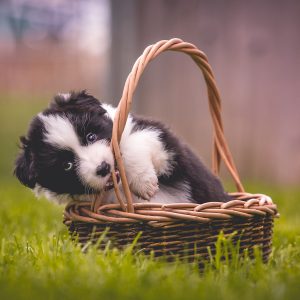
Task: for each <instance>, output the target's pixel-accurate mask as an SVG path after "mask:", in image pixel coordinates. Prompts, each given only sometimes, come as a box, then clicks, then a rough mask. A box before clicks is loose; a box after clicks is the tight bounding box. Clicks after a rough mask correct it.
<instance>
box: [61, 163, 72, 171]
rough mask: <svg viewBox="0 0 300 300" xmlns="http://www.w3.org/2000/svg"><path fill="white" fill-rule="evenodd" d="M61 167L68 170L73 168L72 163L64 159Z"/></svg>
mask: <svg viewBox="0 0 300 300" xmlns="http://www.w3.org/2000/svg"><path fill="white" fill-rule="evenodd" d="M63 168H64V170H65V171H67V172H68V171H70V170H72V169H73V163H71V162H70V161H66V162H64V163H63Z"/></svg>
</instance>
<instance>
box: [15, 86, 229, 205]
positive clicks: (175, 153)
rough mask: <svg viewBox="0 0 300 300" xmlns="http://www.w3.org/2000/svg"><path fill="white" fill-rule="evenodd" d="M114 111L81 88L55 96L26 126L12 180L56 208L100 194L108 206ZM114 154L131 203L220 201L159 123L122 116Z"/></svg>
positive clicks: (214, 186) (216, 189) (213, 181)
mask: <svg viewBox="0 0 300 300" xmlns="http://www.w3.org/2000/svg"><path fill="white" fill-rule="evenodd" d="M115 111H116V109H115V108H114V107H112V106H110V105H107V104H103V103H100V102H99V101H98V100H97V99H96V98H94V97H93V96H91V95H89V94H88V93H86V92H85V91H82V92H78V93H75V92H72V93H69V94H58V95H57V96H56V97H55V98H54V100H53V101H52V103H51V104H50V106H49V107H48V108H47V109H46V110H44V111H43V112H41V113H39V114H38V115H37V116H36V117H35V118H34V119H33V120H32V122H31V124H30V128H29V131H28V134H27V136H26V137H21V138H20V140H21V143H22V147H21V148H22V150H21V153H20V154H19V156H18V158H17V160H16V166H15V171H14V173H15V175H16V176H17V178H18V179H19V180H20V181H21V182H22V183H23V184H24V185H25V186H27V187H29V188H31V189H34V191H35V192H36V193H37V194H40V193H42V194H44V195H45V196H46V197H47V198H49V199H54V200H56V201H57V202H59V203H65V202H68V201H70V200H89V199H90V198H89V197H90V195H94V194H97V193H99V192H101V191H102V190H103V189H106V190H107V193H106V198H105V199H104V201H105V202H106V203H111V202H115V201H116V200H115V197H114V191H113V189H112V180H111V170H112V169H114V168H115V161H114V157H113V154H112V151H111V148H110V140H111V134H112V126H113V119H114V114H115ZM120 149H121V152H122V157H123V160H124V164H125V168H126V173H127V178H128V182H129V184H130V188H131V191H132V192H133V194H134V195H133V196H134V201H136V202H141V201H145V200H147V201H150V202H159V203H176V202H177V203H178V202H196V203H203V202H210V201H227V200H229V196H228V195H227V194H226V193H225V192H224V190H223V187H222V185H221V183H220V181H219V180H218V179H217V178H216V177H215V176H214V175H213V174H212V173H211V172H210V171H209V170H208V169H207V168H206V167H205V166H204V165H203V164H202V162H201V161H200V160H199V159H198V157H196V155H195V154H194V153H193V152H192V151H191V150H190V149H189V148H188V147H187V146H186V145H185V144H183V143H182V142H180V141H179V140H178V138H177V137H175V135H174V134H173V133H171V132H170V130H169V129H167V128H166V127H165V126H164V125H162V124H161V123H159V122H157V121H152V120H147V119H142V118H139V117H136V116H133V115H130V116H129V118H128V120H127V123H126V127H125V130H124V133H123V135H122V139H121V142H120Z"/></svg>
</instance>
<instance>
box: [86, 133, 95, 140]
mask: <svg viewBox="0 0 300 300" xmlns="http://www.w3.org/2000/svg"><path fill="white" fill-rule="evenodd" d="M96 139H97V135H96V134H95V133H92V132H90V133H88V134H87V135H86V140H87V142H88V143H93V142H95V141H96Z"/></svg>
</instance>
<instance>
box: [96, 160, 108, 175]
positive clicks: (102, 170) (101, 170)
mask: <svg viewBox="0 0 300 300" xmlns="http://www.w3.org/2000/svg"><path fill="white" fill-rule="evenodd" d="M108 173H110V165H109V164H108V163H107V162H106V161H103V162H102V163H101V165H100V166H98V167H97V169H96V174H97V175H98V176H102V177H105V176H106V175H107V174H108Z"/></svg>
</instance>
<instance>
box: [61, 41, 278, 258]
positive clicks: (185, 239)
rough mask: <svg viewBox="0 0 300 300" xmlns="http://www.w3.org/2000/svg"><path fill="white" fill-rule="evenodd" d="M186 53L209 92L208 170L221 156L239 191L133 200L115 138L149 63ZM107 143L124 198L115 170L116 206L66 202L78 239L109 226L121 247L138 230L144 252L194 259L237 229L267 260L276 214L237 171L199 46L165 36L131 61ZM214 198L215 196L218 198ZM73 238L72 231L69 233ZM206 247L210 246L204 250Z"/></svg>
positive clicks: (95, 236) (243, 245) (215, 168)
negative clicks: (200, 200)
mask: <svg viewBox="0 0 300 300" xmlns="http://www.w3.org/2000/svg"><path fill="white" fill-rule="evenodd" d="M170 50H171V51H177V52H183V53H185V54H188V55H189V56H190V57H191V58H192V59H193V60H194V62H195V63H196V64H197V65H198V67H199V68H200V69H201V71H202V73H203V76H204V79H205V82H206V85H207V92H208V99H209V109H210V113H211V116H212V120H213V127H214V147H213V155H212V170H213V172H214V173H215V174H217V175H218V173H219V167H220V162H221V159H222V160H223V162H224V163H225V166H226V167H227V169H228V170H229V172H230V174H231V176H232V178H233V180H234V182H235V184H236V187H237V190H238V192H236V193H231V196H232V198H233V199H234V200H232V201H229V202H227V203H223V202H208V203H204V204H200V205H199V204H194V203H176V204H168V205H164V204H157V203H133V202H132V197H131V192H130V189H129V186H128V182H127V179H126V174H125V169H124V165H123V161H122V156H121V153H120V148H119V142H120V139H121V136H122V132H123V130H124V127H125V124H126V120H127V117H128V114H129V111H130V107H131V102H132V97H133V93H134V90H135V88H136V86H137V83H138V81H139V79H140V77H141V75H142V73H143V71H144V69H145V67H146V66H147V65H148V63H149V62H150V61H151V60H152V59H154V58H155V57H157V56H158V55H159V54H160V53H162V52H165V51H170ZM111 146H112V149H113V152H114V155H115V158H116V162H117V165H118V169H119V172H120V176H121V181H122V186H123V191H124V194H125V197H126V202H125V201H124V200H123V199H122V197H121V193H120V191H119V186H118V184H117V181H116V174H115V173H114V172H113V173H112V178H113V181H114V188H115V194H116V199H117V201H116V202H118V204H107V205H102V204H101V198H102V196H103V195H102V196H100V197H98V198H96V199H95V201H93V203H91V202H88V201H87V202H72V203H70V204H68V205H67V207H66V209H65V213H64V223H65V224H66V225H67V226H68V227H69V230H70V232H71V233H72V234H74V233H75V234H76V235H78V241H79V242H80V243H82V244H85V243H86V242H87V241H90V240H91V241H93V242H96V241H97V240H98V238H99V236H101V234H102V233H103V232H104V231H105V230H106V228H107V227H109V231H108V232H107V234H106V237H107V238H108V239H109V240H111V241H112V242H113V244H114V245H115V246H116V247H119V248H122V247H123V246H126V245H128V244H130V243H132V242H133V240H134V239H135V237H136V235H137V234H138V233H139V232H142V235H141V237H140V238H139V240H138V247H139V248H140V249H141V250H143V251H144V252H145V253H150V252H153V253H154V255H155V256H162V255H163V256H166V257H167V258H170V259H172V258H174V257H180V258H186V259H188V260H193V259H194V258H195V257H197V258H199V257H200V258H202V259H204V260H205V259H207V258H208V256H209V251H211V252H212V253H214V249H215V243H216V240H217V237H218V235H219V233H220V232H221V231H222V232H223V233H224V234H225V235H229V234H232V233H235V235H234V238H233V241H234V242H237V241H239V243H240V252H241V253H242V252H243V251H244V250H245V249H248V251H249V253H250V254H251V251H252V250H253V247H254V246H258V247H260V248H261V250H262V254H263V259H264V260H265V261H266V260H267V259H268V256H269V253H270V251H271V244H272V227H273V220H274V217H275V216H277V215H278V212H277V208H276V205H275V204H273V202H272V200H271V198H270V197H268V196H266V195H262V194H249V193H246V192H245V191H244V188H243V185H242V183H241V181H240V178H239V175H238V172H237V169H236V167H235V164H234V162H233V159H232V156H231V154H230V151H229V148H228V145H227V143H226V140H225V137H224V133H223V125H222V120H221V101H220V95H219V92H218V89H217V87H216V83H215V79H214V76H213V73H212V69H211V67H210V65H209V64H208V61H207V57H206V55H205V54H204V53H203V52H201V51H200V50H199V49H197V47H195V46H194V45H192V44H190V43H186V42H183V41H182V40H180V39H171V40H163V41H160V42H158V43H156V44H154V45H150V46H148V47H147V48H146V49H145V51H144V52H143V54H142V55H141V56H140V57H139V58H138V60H137V61H136V63H135V64H134V66H133V68H132V71H131V73H130V74H129V76H128V78H127V80H126V83H125V86H124V90H123V95H122V98H121V100H120V103H119V105H118V108H117V113H116V116H115V120H114V124H113V134H112V142H111ZM216 200H217V199H216ZM73 236H74V235H73ZM100 246H101V245H100ZM208 249H210V250H208Z"/></svg>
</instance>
